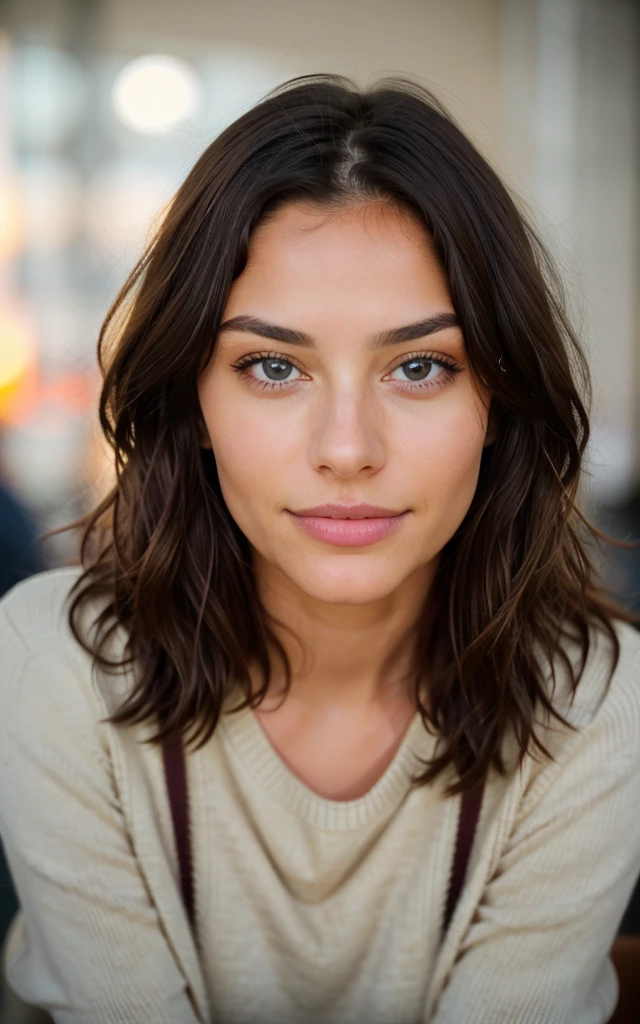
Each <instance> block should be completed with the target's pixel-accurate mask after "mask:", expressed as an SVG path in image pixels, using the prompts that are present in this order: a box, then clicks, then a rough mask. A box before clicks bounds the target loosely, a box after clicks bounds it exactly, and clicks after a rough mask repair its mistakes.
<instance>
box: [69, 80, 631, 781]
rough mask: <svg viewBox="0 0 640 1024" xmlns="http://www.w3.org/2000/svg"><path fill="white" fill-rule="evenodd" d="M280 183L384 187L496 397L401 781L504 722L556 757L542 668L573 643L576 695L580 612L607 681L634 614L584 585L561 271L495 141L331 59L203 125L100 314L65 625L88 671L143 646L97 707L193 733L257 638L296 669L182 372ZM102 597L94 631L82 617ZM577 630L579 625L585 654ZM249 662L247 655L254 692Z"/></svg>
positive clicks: (282, 195)
mask: <svg viewBox="0 0 640 1024" xmlns="http://www.w3.org/2000/svg"><path fill="white" fill-rule="evenodd" d="M295 200H298V201H300V200H304V201H307V202H313V203H316V204H320V205H323V206H326V207H328V208H339V207H341V206H343V205H345V204H350V203H353V202H358V203H360V202H363V201H365V202H366V201H368V200H372V201H378V202H379V201H381V200H382V201H386V202H389V203H391V204H394V205H396V206H398V207H401V208H403V209H407V210H409V211H412V212H413V213H414V214H415V215H417V216H418V217H419V218H420V219H421V220H422V222H423V223H424V224H425V225H426V227H427V229H428V231H429V233H430V235H431V238H432V240H433V244H434V246H435V250H436V252H437V254H438V257H439V259H440V261H441V264H442V266H443V268H444V270H445V273H446V275H447V278H448V282H449V287H450V292H451V297H452V300H453V304H454V308H455V310H456V313H457V316H458V318H459V322H460V325H461V327H462V331H463V335H464V339H465V344H466V351H467V355H468V359H469V364H470V367H471V371H472V373H473V374H475V376H476V378H477V380H478V381H479V382H480V383H481V384H483V385H484V386H485V387H486V388H488V390H489V392H490V393H491V395H492V414H493V415H495V416H497V417H498V422H499V429H498V434H497V440H496V441H495V442H494V443H493V444H492V445H490V446H489V447H487V448H485V450H484V452H483V455H482V462H481V467H480V474H479V478H478V484H477V490H476V493H475V496H474V498H473V501H472V503H471V506H470V508H469V511H468V513H467V515H466V517H465V519H464V521H463V522H462V524H461V525H460V527H459V528H458V530H457V531H456V533H455V535H454V536H453V537H452V538H451V540H450V541H449V542H448V543H447V544H446V546H445V548H444V549H443V551H442V552H441V558H440V564H439V568H438V575H437V578H436V579H435V581H434V583H433V595H434V596H433V600H432V602H431V603H430V605H429V612H428V614H427V612H426V607H427V606H426V603H425V614H424V621H423V622H422V624H421V626H420V628H419V629H418V631H417V642H416V644H415V657H414V668H413V670H412V671H413V677H414V678H415V698H416V706H417V708H418V709H419V710H420V713H421V715H422V718H423V721H424V724H425V726H426V727H427V728H429V729H430V730H431V731H435V732H436V733H437V735H438V736H439V738H440V740H441V746H439V750H440V752H439V753H438V756H436V757H435V758H434V759H433V760H432V761H431V762H429V763H428V764H427V765H426V767H425V771H424V772H423V773H422V774H421V775H419V776H417V777H416V780H415V781H416V783H417V784H426V783H429V782H431V781H432V780H433V779H435V778H436V777H437V776H438V775H439V774H440V773H441V772H442V771H443V770H444V769H445V768H447V767H448V766H452V767H453V768H454V769H455V775H456V778H455V781H454V782H453V783H452V784H451V785H450V786H449V787H448V790H447V792H448V793H450V794H452V795H453V794H454V793H457V792H461V791H462V790H465V789H468V788H470V787H472V786H473V785H474V784H475V783H476V782H478V781H479V779H480V778H481V776H483V775H484V773H485V772H486V771H487V769H488V768H489V767H490V766H491V765H493V766H495V768H496V769H497V770H498V771H499V772H500V773H504V772H505V771H506V767H505V762H504V759H503V756H502V743H503V740H504V738H505V735H506V733H507V732H508V731H512V732H513V734H515V736H516V738H517V742H518V746H519V751H520V761H522V759H523V758H524V756H525V754H526V752H527V751H531V753H532V754H533V753H535V750H536V749H538V750H539V751H540V752H542V753H543V754H545V755H546V756H551V755H550V754H549V752H548V751H547V750H546V748H545V747H544V745H543V743H542V741H541V740H540V738H539V737H538V736H537V735H536V733H535V729H534V712H536V711H537V708H538V706H539V705H540V706H542V707H543V708H545V709H546V710H547V711H548V712H549V713H550V714H553V715H555V717H556V718H558V719H559V720H561V721H565V720H564V719H563V718H562V716H561V715H560V713H559V712H558V711H557V709H556V708H555V707H554V705H553V699H552V691H551V692H550V691H549V689H548V686H547V682H548V680H547V673H548V672H549V670H550V673H551V676H550V677H551V678H552V679H553V680H555V671H556V668H557V666H558V664H560V663H562V664H564V666H565V667H566V669H567V671H568V672H569V679H570V684H571V688H572V692H573V693H575V689H576V688H577V686H578V683H579V681H580V678H581V676H582V673H583V670H584V666H585V663H586V659H587V655H588V652H589V646H590V643H591V641H592V639H593V629H594V628H595V629H598V630H602V631H604V632H605V633H606V634H607V635H608V636H609V638H610V640H611V643H612V661H611V672H610V675H609V679H608V683H610V681H611V675H612V674H613V671H614V669H615V666H616V665H617V662H618V658H619V653H620V646H619V641H618V638H617V635H616V629H615V626H614V620H615V619H616V618H618V619H622V620H626V621H629V622H636V623H637V622H638V621H640V616H637V615H634V614H632V613H631V612H629V611H627V610H626V609H624V608H622V607H621V606H619V605H618V604H617V603H615V602H614V601H613V600H612V599H611V597H610V596H607V592H606V590H605V588H604V587H603V586H602V585H601V584H600V583H599V576H598V573H597V572H596V569H595V567H594V563H593V560H592V554H590V553H589V547H590V544H591V542H592V541H593V540H594V538H603V539H606V540H609V539H610V538H608V537H607V536H606V534H603V533H601V532H600V531H599V530H598V529H597V528H596V527H595V526H593V525H591V524H590V523H589V522H588V520H587V519H586V518H585V516H584V515H583V514H582V513H581V512H580V510H579V508H578V506H577V504H576V499H577V494H578V486H579V483H580V479H581V463H582V458H583V454H584V450H585V447H586V445H587V441H588V438H589V420H588V413H587V409H588V407H589V404H590V400H591V393H590V380H589V373H588V368H587V364H586V360H585V356H584V354H583V352H582V349H581V346H580V344H579V342H578V339H577V337H576V335H575V333H574V332H573V330H572V327H571V325H570V322H569V318H568V315H567V313H566V303H565V300H564V298H563V289H562V284H561V280H560V277H559V274H558V272H557V270H556V269H555V267H554V264H553V261H552V260H551V258H550V256H549V255H548V253H547V252H546V250H545V248H544V246H543V245H542V244H541V242H540V240H539V238H538V237H537V235H536V232H535V231H534V230H533V228H532V227H531V226H530V224H529V223H528V221H527V219H526V217H525V215H523V213H522V212H521V211H520V209H519V207H518V206H517V205H516V202H515V201H514V199H513V198H511V196H510V195H509V193H508V192H507V190H506V189H505V187H504V185H503V184H502V183H501V181H500V180H499V178H498V176H497V175H496V173H495V172H494V171H493V170H492V168H491V167H490V166H489V164H488V163H487V161H486V160H485V159H484V158H483V157H482V156H481V155H480V154H479V152H478V151H477V150H476V149H475V147H474V146H473V145H472V143H471V142H470V141H469V139H468V138H467V137H466V136H465V134H464V133H463V132H462V131H461V130H460V129H459V128H458V126H457V125H456V124H455V122H454V121H453V120H452V118H451V116H450V115H449V114H448V112H447V111H446V110H445V108H444V107H443V106H442V105H441V103H440V102H439V101H438V99H437V98H436V97H435V96H434V95H433V94H432V93H431V92H429V91H428V90H427V89H425V88H424V87H422V86H421V85H419V84H416V83H415V82H414V81H412V80H411V79H408V78H405V77H393V78H386V79H383V80H382V81H380V82H378V83H377V84H376V85H375V86H374V87H373V88H371V89H368V90H366V91H365V90H363V89H360V88H359V87H357V86H356V85H355V84H354V83H353V82H352V81H351V80H349V79H347V78H344V77H342V76H337V75H328V74H327V75H308V76H302V77H300V78H296V79H293V80H292V81H290V82H287V83H285V84H284V85H282V86H279V87H278V88H277V89H275V90H273V91H272V92H270V93H269V94H268V95H267V96H266V98H265V99H264V100H263V101H262V102H260V103H259V104H258V105H257V106H255V107H254V108H253V109H251V110H250V111H249V112H248V113H246V114H244V115H243V116H242V117H240V118H239V119H238V120H237V121H235V122H234V123H233V124H232V125H231V126H230V127H228V128H227V129H226V130H225V131H224V132H223V133H222V134H221V135H220V136H218V138H216V139H215V140H214V141H213V142H212V143H211V145H210V146H209V147H208V148H207V149H206V150H205V152H204V153H203V155H202V156H201V157H200V159H199V160H198V162H197V163H196V164H195V166H194V167H193V169H192V171H191V172H190V173H189V175H188V177H187V179H186V181H185V182H184V184H183V185H182V186H181V188H180V189H179V190H178V192H177V194H176V195H175V198H174V200H173V201H172V203H171V205H170V207H169V209H168V212H167V214H166V216H165V218H164V220H163V221H162V223H161V224H160V226H159V228H158V230H157V232H156V234H155V237H154V238H153V240H152V241H151V242H150V244H149V245H148V247H147V250H146V251H145V253H144V255H143V256H142V258H141V260H140V261H139V263H138V264H137V266H136V267H135V269H134V270H133V272H132V274H131V276H130V277H129V279H128V281H127V282H126V284H125V285H124V287H123V289H122V290H121V292H120V294H119V295H118V297H117V298H116V301H115V303H114V305H113V306H112V308H111V310H110V312H109V314H108V316H107V318H106V321H105V324H104V326H103V328H102V331H101V333H100V340H99V343H98V361H99V364H100V368H101V371H102V374H103V378H104V383H103V388H102V392H101V396H100V404H99V416H100V424H101V428H102V431H103V432H104V435H105V437H106V439H107V441H108V443H109V445H110V447H111V449H112V450H113V455H114V463H115V472H116V482H115V485H114V486H113V489H112V490H111V492H110V493H109V494H108V495H107V496H106V497H105V499H104V500H103V501H101V502H100V503H99V504H98V505H97V507H95V508H94V509H93V510H92V511H91V512H89V513H88V514H87V515H86V516H84V517H83V518H81V519H78V520H76V521H75V522H73V523H70V524H68V525H67V526H65V527H63V529H71V528H72V527H74V528H78V527H80V528H81V529H82V539H81V543H80V554H79V559H80V563H81V566H82V569H83V572H82V573H81V574H80V575H79V578H78V580H77V581H76V583H75V584H74V586H73V588H72V595H73V600H72V602H71V605H70V608H69V621H70V625H71V628H72V630H73V633H74V635H75V637H76V639H77V640H78V642H79V643H80V644H81V645H82V646H83V647H84V648H85V650H87V651H89V652H90V653H91V654H92V655H93V657H94V663H95V664H97V665H100V666H101V667H102V668H103V669H107V670H113V669H115V668H116V667H117V666H118V665H120V666H122V667H125V666H127V665H135V680H134V686H133V687H132V689H131V692H130V693H129V695H128V697H127V699H126V700H125V701H124V703H123V704H122V705H121V707H120V708H119V709H118V711H117V713H115V714H114V715H112V716H111V717H110V718H108V719H106V721H110V722H113V723H114V724H117V725H123V724H125V723H129V722H131V723H133V722H140V721H144V720H148V719H153V722H154V726H155V727H156V731H155V733H154V735H153V736H152V737H151V739H150V740H148V741H147V742H151V743H161V742H163V741H170V740H175V739H177V738H182V739H183V740H184V739H186V737H187V734H189V740H188V742H195V743H197V746H198V747H199V746H201V745H202V744H204V743H205V742H206V741H207V740H208V739H209V738H210V736H211V735H212V733H213V731H214V729H215V727H216V724H217V722H218V720H219V717H220V713H221V706H222V703H223V700H225V698H226V696H227V695H228V693H229V692H230V687H231V685H232V681H234V682H235V683H237V684H239V685H240V687H241V688H242V690H243V691H244V700H243V702H242V704H241V705H240V707H246V706H247V705H250V706H252V707H255V706H256V705H257V704H259V703H260V701H261V700H262V699H263V697H264V696H265V694H266V692H267V688H268V686H269V682H270V678H271V671H272V663H271V661H270V657H269V650H270V649H271V651H272V652H273V650H274V649H275V650H276V651H278V652H279V653H280V655H281V657H282V659H283V663H284V666H285V675H286V689H288V688H289V686H290V683H291V670H290V664H289V661H288V659H287V655H286V653H285V651H284V649H283V647H282V645H281V643H280V642H279V641H278V639H277V638H276V636H275V633H274V631H273V623H272V622H270V621H269V620H268V616H267V615H266V613H265V611H264V609H263V608H262V607H261V604H260V602H259V600H258V597H257V591H256V586H255V581H254V576H253V569H252V561H251V552H250V547H249V544H248V541H247V539H246V537H245V536H244V535H243V534H242V533H241V531H240V529H239V528H238V526H237V525H236V523H235V522H234V520H233V519H232V518H231V515H230V514H229V511H228V509H227V507H226V505H225V502H224V500H223V497H222V494H221V491H220V486H219V482H218V477H217V471H216V464H215V458H214V456H213V453H212V452H211V451H210V450H205V449H201V448H200V446H199V429H200V427H201V425H202V416H201V411H200V406H199V402H198V394H197V389H196V381H197V378H198V375H199V374H200V372H201V371H202V370H203V368H204V367H205V366H206V364H207V362H208V360H209V359H210V357H211V354H212V351H213V347H214V345H215V339H216V333H217V330H218V326H219V323H220V319H221V315H222V311H223V308H224V305H225V301H226V296H227V294H228V292H229V289H230V286H231V284H232V282H233V281H234V279H235V278H236V277H237V276H238V275H239V274H240V273H241V272H242V270H243V268H244V266H245V263H246V260H247V254H248V247H249V243H250V238H251V233H252V231H253V230H254V228H255V227H256V225H257V224H258V223H260V222H261V221H263V220H264V218H266V217H268V216H269V215H270V214H272V213H273V212H274V211H275V210H276V209H278V208H279V207H281V206H282V204H284V203H287V202H291V201H295ZM51 532H58V531H51ZM619 543H620V542H619ZM96 599H97V600H99V603H100V610H99V612H98V614H97V617H96V618H95V619H94V620H93V625H95V626H97V629H96V632H95V635H94V637H93V639H91V640H90V639H89V637H88V635H87V636H85V635H84V633H83V631H82V630H81V629H80V626H79V621H78V615H79V613H80V611H81V608H82V607H83V606H84V605H85V604H86V603H87V602H92V601H94V600H96ZM281 625H282V624H281ZM120 626H122V627H124V629H125V635H126V637H127V640H126V644H125V648H124V651H123V652H122V653H123V657H122V659H121V660H120V661H114V660H113V659H110V658H108V657H107V654H106V647H105V645H106V644H107V641H108V639H109V637H110V636H111V634H112V633H113V632H114V630H116V629H117V628H118V627H120ZM569 642H570V643H574V642H577V643H578V650H579V651H580V658H579V662H580V664H579V665H577V666H576V664H575V663H574V661H573V659H572V658H570V657H569V655H568V653H567V644H568V643H569ZM250 663H253V664H255V665H257V666H258V667H259V669H260V671H261V674H262V680H263V681H262V685H261V687H260V688H259V689H258V690H257V691H255V690H254V691H252V688H251V682H250V676H249V671H248V666H249V664H250ZM425 679H427V680H428V683H427V686H428V702H427V703H428V706H426V705H425V702H424V701H423V683H424V680H425ZM607 685H608V684H607ZM567 724H568V723H567Z"/></svg>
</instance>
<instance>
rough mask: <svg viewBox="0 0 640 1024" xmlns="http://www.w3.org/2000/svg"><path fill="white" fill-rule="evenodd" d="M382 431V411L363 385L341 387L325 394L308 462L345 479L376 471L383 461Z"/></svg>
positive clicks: (315, 467)
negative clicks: (359, 386) (358, 387)
mask: <svg viewBox="0 0 640 1024" xmlns="http://www.w3.org/2000/svg"><path fill="white" fill-rule="evenodd" d="M383 430H384V419H383V415H382V411H381V410H380V408H379V407H378V406H377V405H376V403H375V399H374V397H373V396H372V395H371V393H370V392H369V391H368V390H366V389H365V388H364V387H363V388H361V389H356V388H355V387H353V386H350V387H342V388H341V389H340V390H336V391H334V392H333V394H326V395H325V396H324V399H323V402H322V405H321V406H320V408H319V409H318V410H317V414H316V417H315V420H314V423H313V427H312V431H311V437H310V443H309V458H310V460H311V464H312V466H313V467H314V469H316V470H319V471H322V470H328V471H331V472H332V473H333V474H335V476H338V477H341V478H342V479H345V480H346V479H349V478H350V477H353V476H356V475H357V474H358V473H362V472H366V471H368V472H369V473H374V472H377V471H378V470H380V469H381V468H382V466H383V465H384V461H385V445H384V438H383Z"/></svg>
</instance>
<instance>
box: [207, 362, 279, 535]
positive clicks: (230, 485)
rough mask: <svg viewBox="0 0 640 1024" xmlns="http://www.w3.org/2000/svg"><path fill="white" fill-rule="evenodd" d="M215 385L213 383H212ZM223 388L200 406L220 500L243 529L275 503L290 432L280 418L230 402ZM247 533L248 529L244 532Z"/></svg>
mask: <svg viewBox="0 0 640 1024" xmlns="http://www.w3.org/2000/svg"><path fill="white" fill-rule="evenodd" d="M211 384H213V382H211ZM225 390H226V389H223V388H220V389H217V388H216V387H215V386H209V387H207V388H206V390H203V392H202V393H201V404H202V409H203V415H204V419H205V422H206V425H207V430H208V433H209V437H210V440H211V446H212V449H213V454H214V456H215V460H216V466H217V469H218V479H219V481H220V489H221V491H222V495H223V497H224V500H225V502H226V504H227V507H228V508H229V511H230V513H231V515H232V516H233V518H234V519H235V520H236V522H237V523H238V525H239V526H240V528H241V529H244V527H245V526H247V525H249V524H250V522H252V521H254V520H257V519H259V518H260V510H261V509H264V508H265V506H266V504H267V503H269V505H272V504H273V498H274V496H276V495H277V492H278V482H279V481H280V482H281V481H282V480H283V478H284V469H285V463H287V464H288V463H289V462H290V461H291V440H292V439H291V431H290V430H286V431H285V430H284V429H283V427H282V425H281V424H280V423H279V418H278V417H275V416H271V417H270V416H269V415H265V409H264V408H263V407H262V408H261V407H260V406H261V403H257V405H256V407H255V408H254V409H251V408H250V407H243V405H242V403H240V402H236V401H233V400H232V398H231V397H230V396H229V393H228V392H227V393H226V394H225ZM245 532H246V530H245Z"/></svg>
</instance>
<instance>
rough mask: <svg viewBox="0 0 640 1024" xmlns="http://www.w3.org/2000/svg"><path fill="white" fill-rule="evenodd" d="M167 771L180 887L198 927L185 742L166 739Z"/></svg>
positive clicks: (165, 757)
mask: <svg viewBox="0 0 640 1024" xmlns="http://www.w3.org/2000/svg"><path fill="white" fill-rule="evenodd" d="M162 755H163V760H164V774H165V779H166V783H167V792H168V794H169V805H170V807H171V820H172V822H173V834H174V836H175V841H176V847H177V850H178V863H179V865H180V888H181V890H182V899H183V902H184V905H185V907H186V909H187V914H188V915H189V922H190V924H191V927H192V929H194V931H195V904H194V897H193V861H192V858H191V834H190V829H189V793H188V789H187V770H186V764H185V759H184V751H183V749H182V743H181V742H180V741H179V740H178V741H176V742H175V743H165V744H164V745H163V748H162Z"/></svg>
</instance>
